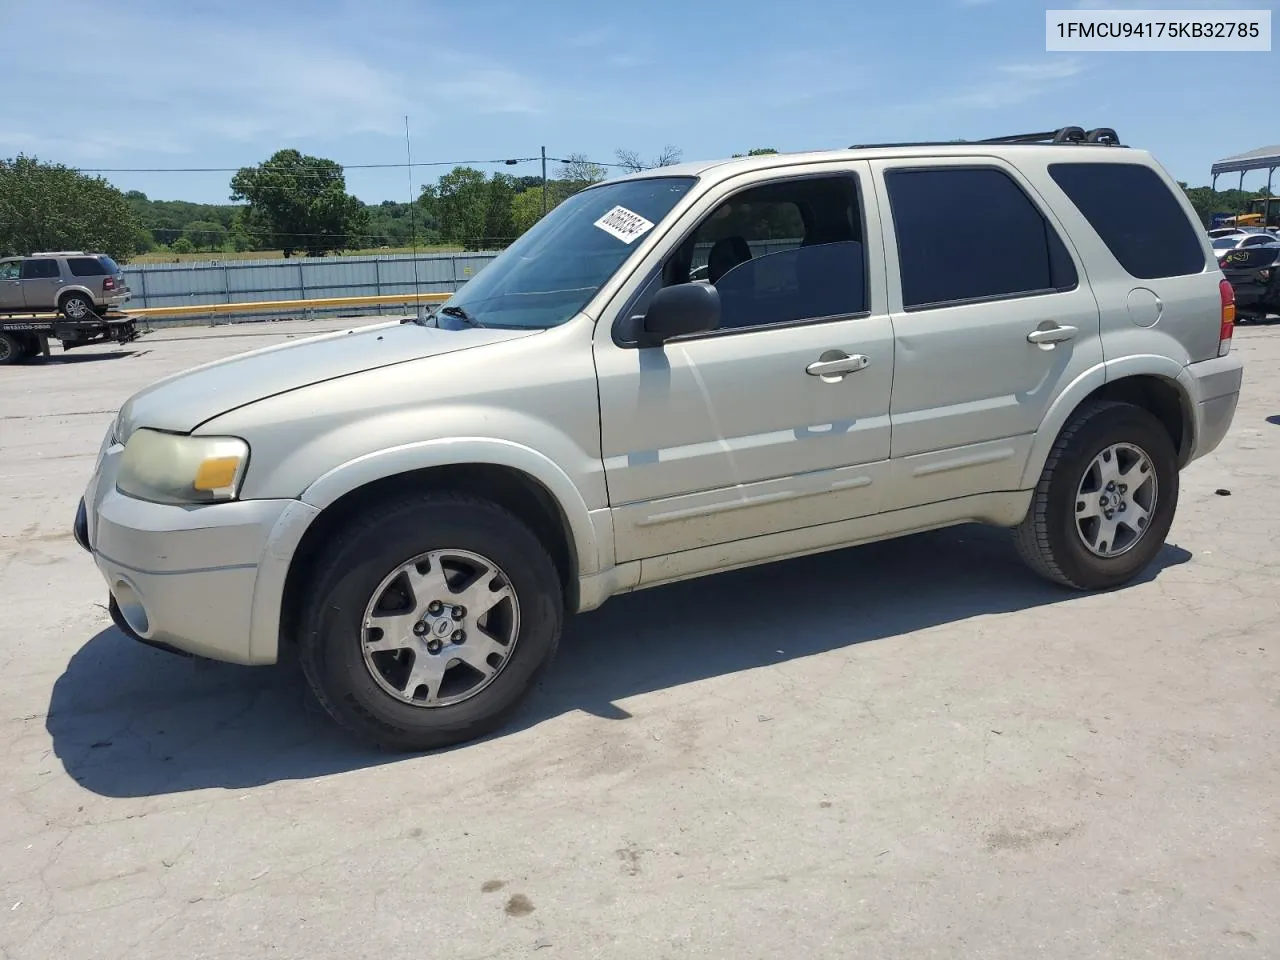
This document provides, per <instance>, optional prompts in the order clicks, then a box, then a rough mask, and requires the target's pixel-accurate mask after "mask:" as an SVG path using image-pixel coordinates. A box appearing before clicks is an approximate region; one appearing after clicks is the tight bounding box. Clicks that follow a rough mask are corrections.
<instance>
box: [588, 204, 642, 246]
mask: <svg viewBox="0 0 1280 960" xmlns="http://www.w3.org/2000/svg"><path fill="white" fill-rule="evenodd" d="M595 225H596V226H597V227H599V228H600V229H601V230H603V231H604V232H605V233H607V234H609V235H610V236H614V237H617V238H618V239H619V240H621V241H622V242H623V243H633V242H635V241H636V240H638V239H640V238H641V237H643V236H644V235H645V234H646V233H648V232H649V231H650V230H652V229H653V224H652V223H650V222H649V221H648V220H646V219H645V218H644V217H642V216H640V214H638V213H636V212H635V211H633V210H628V209H627V208H626V207H623V206H616V207H614V208H613V209H612V210H610V211H609V212H608V213H606V214H605V215H604V216H603V217H601V218H600V219H599V220H597V221H596V222H595Z"/></svg>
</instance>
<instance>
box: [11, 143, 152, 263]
mask: <svg viewBox="0 0 1280 960" xmlns="http://www.w3.org/2000/svg"><path fill="white" fill-rule="evenodd" d="M144 246H145V243H144V238H143V236H142V232H141V226H140V224H139V223H138V220H137V218H136V216H135V215H134V213H133V211H132V210H131V209H130V208H129V204H128V202H127V201H126V199H125V196H124V194H122V193H121V192H120V191H119V190H117V189H116V188H115V187H113V186H112V185H111V184H109V183H107V181H106V180H104V179H102V178H101V177H89V176H86V175H85V174H83V173H80V172H79V171H78V170H73V169H71V168H70V167H65V166H63V165H62V164H50V163H41V162H40V161H39V160H37V159H36V158H35V157H27V156H23V155H21V154H19V155H18V157H17V158H16V159H12V160H0V255H6V256H7V255H15V254H27V253H31V252H33V251H35V250H91V251H93V252H95V253H105V254H108V255H110V256H111V257H114V258H115V259H116V260H119V261H121V262H125V261H127V260H128V259H129V258H130V257H132V256H133V255H134V254H135V253H137V252H138V251H139V250H141V249H143V248H144Z"/></svg>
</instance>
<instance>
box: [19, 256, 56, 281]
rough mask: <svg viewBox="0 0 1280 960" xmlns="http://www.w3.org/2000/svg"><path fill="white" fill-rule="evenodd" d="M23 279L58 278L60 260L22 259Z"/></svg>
mask: <svg viewBox="0 0 1280 960" xmlns="http://www.w3.org/2000/svg"><path fill="white" fill-rule="evenodd" d="M22 279H23V280H56V279H58V261H57V260H50V259H47V258H46V259H41V260H24V261H22Z"/></svg>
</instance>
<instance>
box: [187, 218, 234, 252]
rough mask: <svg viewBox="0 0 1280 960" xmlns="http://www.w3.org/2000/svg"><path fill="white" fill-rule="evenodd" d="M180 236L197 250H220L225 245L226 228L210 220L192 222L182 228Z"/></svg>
mask: <svg viewBox="0 0 1280 960" xmlns="http://www.w3.org/2000/svg"><path fill="white" fill-rule="evenodd" d="M182 235H183V236H184V237H186V238H187V239H188V240H190V241H191V243H192V245H193V246H194V247H195V248H196V249H197V250H221V249H222V248H223V247H224V246H226V243H227V228H226V227H224V226H223V225H222V224H220V223H215V222H213V221H211V220H192V221H191V222H190V223H188V224H187V225H186V227H185V228H183V231H182Z"/></svg>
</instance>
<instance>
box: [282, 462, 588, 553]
mask: <svg viewBox="0 0 1280 960" xmlns="http://www.w3.org/2000/svg"><path fill="white" fill-rule="evenodd" d="M471 463H475V464H488V465H491V466H497V467H507V468H509V469H512V470H519V471H520V472H521V473H524V474H526V475H528V476H529V477H532V478H533V479H534V480H536V481H538V482H539V483H540V484H542V486H543V487H545V488H546V490H547V492H548V493H550V494H551V496H552V497H554V498H555V500H556V502H557V503H558V504H559V506H560V510H561V511H562V512H563V514H564V516H565V520H566V521H567V523H568V525H569V532H570V535H571V536H572V539H573V545H574V550H575V552H576V553H577V559H578V573H579V575H580V576H588V575H590V574H593V573H597V572H599V570H600V565H601V557H604V556H608V557H612V551H613V545H612V544H611V543H602V542H601V540H602V538H604V537H607V536H608V535H609V531H608V530H607V529H597V528H596V526H595V525H594V524H593V523H592V521H591V512H590V510H589V509H588V508H587V502H586V500H585V499H583V496H582V492H581V491H580V490H579V489H578V487H577V485H576V484H574V482H573V480H572V479H570V477H569V475H568V474H566V473H565V472H564V470H562V469H561V468H560V467H559V466H558V465H557V464H556V463H555V462H554V461H553V460H551V459H550V458H549V457H547V456H546V455H545V454H542V453H539V452H538V451H537V450H534V449H533V448H531V447H527V446H524V445H523V444H519V443H513V442H511V441H509V440H499V439H494V438H489V437H448V438H442V439H437V440H423V441H420V442H415V443H406V444H402V445H400V446H395V447H389V448H387V449H385V450H378V451H376V452H374V453H369V454H365V455H364V456H361V457H356V458H355V459H353V460H349V461H347V462H346V463H343V464H340V465H339V466H337V467H334V468H333V469H331V470H329V471H328V472H327V473H325V474H323V475H322V476H321V477H320V478H319V479H317V480H316V481H315V482H314V483H312V484H311V485H310V486H308V487H307V488H306V489H305V490H304V491H303V492H302V494H301V496H300V497H299V499H300V500H302V501H303V502H304V503H308V504H310V505H311V506H313V507H316V508H317V509H319V510H323V509H324V508H325V507H327V506H329V505H330V504H332V503H334V502H335V501H336V500H338V499H339V498H340V497H342V496H344V495H346V494H348V493H350V492H351V491H353V490H356V489H358V488H359V487H363V486H365V485H366V484H369V483H372V482H373V481H375V480H381V479H383V478H384V477H390V476H395V475H397V474H402V473H410V472H412V471H414V470H423V469H427V468H430V467H444V466H453V465H457V464H471ZM606 526H607V525H606Z"/></svg>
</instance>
